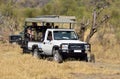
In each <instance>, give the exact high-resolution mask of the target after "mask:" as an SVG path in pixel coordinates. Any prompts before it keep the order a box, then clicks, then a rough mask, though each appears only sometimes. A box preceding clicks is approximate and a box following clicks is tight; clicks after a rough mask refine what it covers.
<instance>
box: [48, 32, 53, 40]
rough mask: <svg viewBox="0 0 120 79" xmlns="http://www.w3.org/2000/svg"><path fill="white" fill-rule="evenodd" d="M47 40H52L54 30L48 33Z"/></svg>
mask: <svg viewBox="0 0 120 79" xmlns="http://www.w3.org/2000/svg"><path fill="white" fill-rule="evenodd" d="M47 40H50V41H51V40H52V32H49V33H48V37H47Z"/></svg>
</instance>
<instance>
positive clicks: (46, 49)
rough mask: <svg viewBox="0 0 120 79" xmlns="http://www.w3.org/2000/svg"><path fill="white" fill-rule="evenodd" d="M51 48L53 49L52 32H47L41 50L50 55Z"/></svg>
mask: <svg viewBox="0 0 120 79" xmlns="http://www.w3.org/2000/svg"><path fill="white" fill-rule="evenodd" d="M52 47H53V33H52V31H47V35H46V36H45V40H44V42H43V47H42V49H43V51H44V53H45V54H46V55H52Z"/></svg>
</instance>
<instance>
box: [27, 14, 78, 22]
mask: <svg viewBox="0 0 120 79" xmlns="http://www.w3.org/2000/svg"><path fill="white" fill-rule="evenodd" d="M75 20H76V18H75V16H58V15H43V16H39V17H36V18H26V20H25V21H26V22H49V23H75Z"/></svg>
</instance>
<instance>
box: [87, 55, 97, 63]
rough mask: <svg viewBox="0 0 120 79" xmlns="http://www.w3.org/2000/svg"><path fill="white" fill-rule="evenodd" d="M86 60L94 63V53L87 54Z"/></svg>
mask: <svg viewBox="0 0 120 79" xmlns="http://www.w3.org/2000/svg"><path fill="white" fill-rule="evenodd" d="M87 61H88V62H92V63H95V55H94V54H89V55H87Z"/></svg>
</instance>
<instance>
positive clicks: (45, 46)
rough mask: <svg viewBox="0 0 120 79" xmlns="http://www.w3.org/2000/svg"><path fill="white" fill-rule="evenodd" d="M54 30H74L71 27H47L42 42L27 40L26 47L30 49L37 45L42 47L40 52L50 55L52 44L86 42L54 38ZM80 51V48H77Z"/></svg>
mask: <svg viewBox="0 0 120 79" xmlns="http://www.w3.org/2000/svg"><path fill="white" fill-rule="evenodd" d="M49 31H51V32H52V34H53V36H52V38H53V39H52V40H47V36H48V32H49ZM54 31H70V32H74V30H73V29H47V31H46V33H45V38H44V41H43V42H31V41H29V42H28V49H29V50H32V47H33V46H34V45H37V46H38V48H39V49H42V51H43V52H42V53H44V54H45V55H52V50H53V47H54V46H58V47H60V45H61V44H64V43H66V44H69V43H74V44H87V43H86V42H82V41H80V40H78V37H77V39H75V40H56V39H54ZM79 51H80V50H79Z"/></svg>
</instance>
